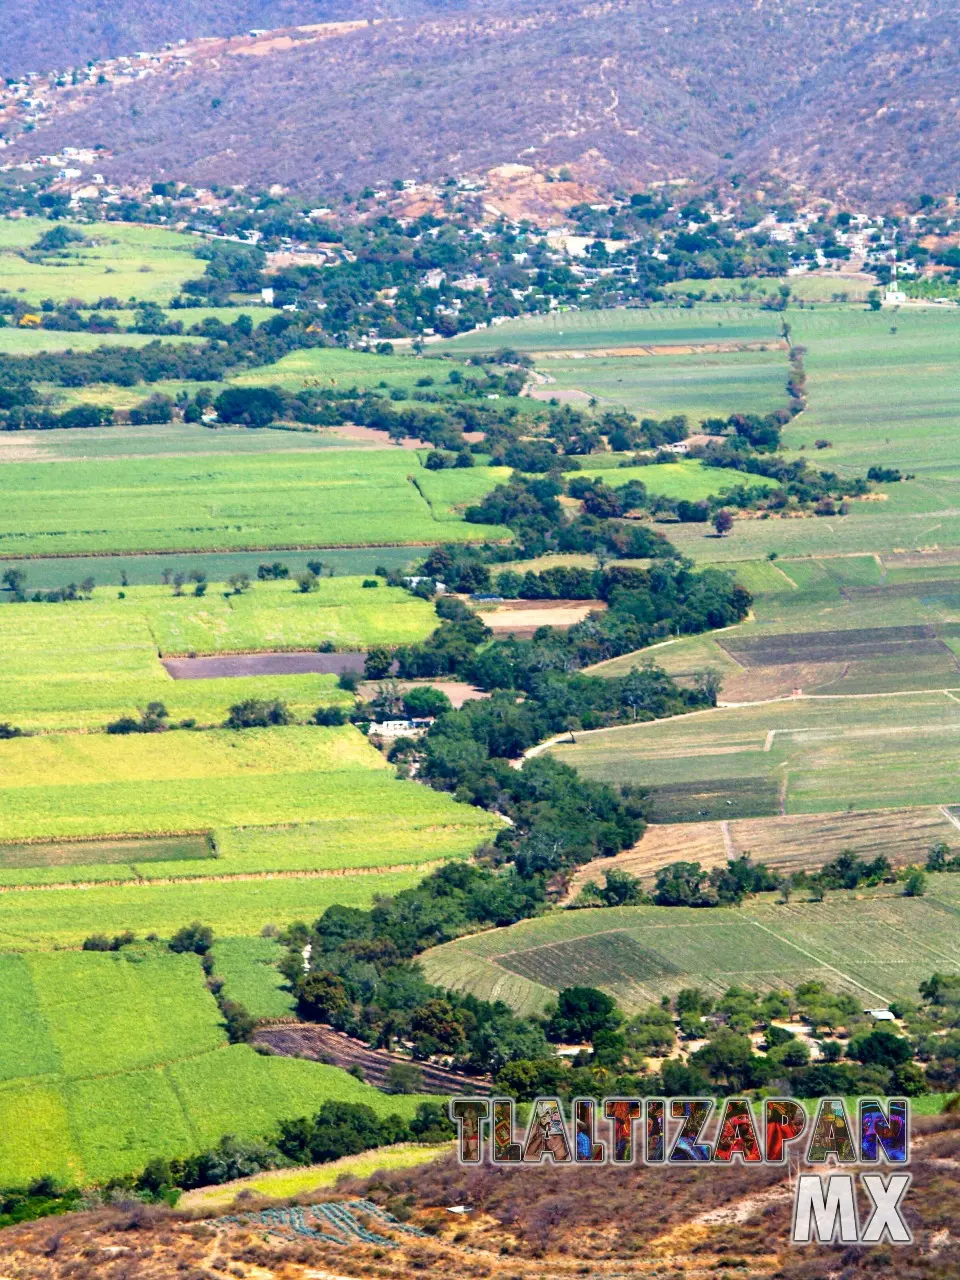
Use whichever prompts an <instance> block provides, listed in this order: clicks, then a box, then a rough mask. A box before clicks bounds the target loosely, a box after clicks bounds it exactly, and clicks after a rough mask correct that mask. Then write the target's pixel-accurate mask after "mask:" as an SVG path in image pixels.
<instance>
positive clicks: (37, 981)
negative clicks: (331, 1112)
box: [0, 944, 418, 1185]
mask: <svg viewBox="0 0 960 1280" xmlns="http://www.w3.org/2000/svg"><path fill="white" fill-rule="evenodd" d="M274 945H275V944H274ZM0 973H2V975H3V982H4V990H5V992H6V994H7V998H6V999H5V1000H4V1002H3V1007H2V1009H0V1028H2V1034H0V1046H2V1047H0V1168H2V1169H3V1171H4V1176H5V1177H6V1178H8V1179H10V1180H11V1182H13V1183H16V1184H21V1185H25V1184H26V1183H28V1182H29V1181H31V1180H32V1179H34V1178H38V1177H41V1176H56V1177H59V1178H61V1179H62V1180H63V1181H65V1182H71V1183H72V1182H80V1183H84V1182H87V1183H89V1182H93V1181H97V1180H105V1179H107V1178H111V1177H116V1176H117V1175H119V1174H124V1173H135V1172H137V1171H138V1170H140V1169H142V1168H143V1166H144V1165H145V1164H146V1163H147V1162H148V1161H149V1160H151V1159H153V1158H155V1157H156V1156H158V1155H160V1156H166V1157H168V1158H169V1157H173V1156H185V1155H189V1154H191V1153H192V1152H195V1151H199V1150H203V1149H204V1148H207V1147H210V1146H211V1145H214V1144H215V1143H216V1142H217V1141H218V1140H219V1138H220V1137H221V1136H222V1134H223V1133H225V1132H227V1131H229V1132H231V1133H234V1134H236V1135H237V1136H238V1137H248V1138H255V1137H259V1136H260V1135H261V1134H263V1133H264V1132H269V1131H270V1130H271V1128H273V1127H275V1126H276V1124H277V1123H278V1121H280V1120H281V1119H285V1118H288V1117H291V1116H297V1115H305V1114H311V1113H312V1112H315V1111H316V1110H317V1109H318V1108H319V1106H320V1105H321V1104H322V1103H323V1102H324V1101H325V1100H327V1099H328V1098H339V1099H341V1100H343V1101H352V1102H363V1103H366V1104H367V1105H368V1106H372V1107H373V1108H374V1110H375V1111H376V1112H377V1113H378V1114H379V1115H386V1114H388V1113H390V1112H396V1113H398V1114H401V1115H407V1116H409V1115H411V1114H412V1112H413V1110H414V1107H415V1104H416V1102H417V1101H418V1099H416V1098H388V1097H386V1096H385V1095H384V1094H382V1093H379V1092H378V1091H377V1090H376V1089H374V1088H372V1087H371V1086H369V1085H364V1084H362V1083H361V1082H360V1081H358V1080H355V1079H353V1078H352V1077H351V1076H349V1075H347V1073H346V1072H344V1071H340V1070H338V1069H337V1068H335V1067H325V1066H321V1065H320V1064H317V1063H307V1062H300V1061H297V1060H295V1059H287V1058H265V1057H261V1056H260V1055H259V1054H257V1053H255V1052H254V1050H253V1049H252V1048H250V1047H249V1046H248V1045H229V1044H227V1041H226V1036H225V1033H224V1030H223V1027H222V1025H221V1022H220V1016H219V1012H218V1009H217V1006H216V1003H215V1002H214V999H213V996H212V995H211V994H210V992H209V991H208V990H207V989H206V987H205V985H204V977H203V972H202V970H201V967H200V961H199V957H197V956H194V955H189V956H175V955H171V954H170V953H169V952H164V951H162V950H160V949H159V948H152V947H149V946H145V947H141V948H139V949H138V950H137V951H136V952H125V953H124V954H123V955H110V954H107V955H91V954H89V953H87V954H83V955H78V954H75V953H71V952H64V953H61V954H47V955H44V954H37V955H29V956H27V955H3V956H0Z"/></svg>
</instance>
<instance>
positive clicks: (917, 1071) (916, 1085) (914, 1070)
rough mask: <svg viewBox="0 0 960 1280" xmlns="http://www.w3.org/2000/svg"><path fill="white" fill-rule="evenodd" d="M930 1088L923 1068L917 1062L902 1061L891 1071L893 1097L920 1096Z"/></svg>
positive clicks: (891, 1093) (890, 1088) (890, 1090)
mask: <svg viewBox="0 0 960 1280" xmlns="http://www.w3.org/2000/svg"><path fill="white" fill-rule="evenodd" d="M928 1088H929V1086H928V1084H927V1077H926V1075H925V1074H924V1071H923V1068H922V1067H921V1066H920V1065H919V1064H918V1063H916V1062H902V1063H900V1064H899V1065H898V1066H896V1067H894V1069H893V1071H892V1072H891V1073H890V1084H889V1093H890V1096H891V1097H896V1096H899V1097H903V1098H920V1097H922V1096H923V1095H924V1094H925V1093H926V1092H927V1089H928Z"/></svg>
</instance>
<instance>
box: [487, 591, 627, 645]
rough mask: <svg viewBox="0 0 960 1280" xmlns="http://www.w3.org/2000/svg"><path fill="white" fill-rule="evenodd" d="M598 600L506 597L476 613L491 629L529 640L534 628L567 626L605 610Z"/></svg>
mask: <svg viewBox="0 0 960 1280" xmlns="http://www.w3.org/2000/svg"><path fill="white" fill-rule="evenodd" d="M606 607H607V606H606V605H605V604H604V603H603V601H602V600H551V601H549V602H545V601H543V600H507V601H504V603H503V604H498V605H496V606H495V607H494V608H492V609H490V610H489V611H484V610H480V616H481V617H482V618H483V621H484V622H485V623H486V625H487V626H488V627H489V628H490V630H491V631H493V632H499V633H501V634H504V635H515V636H516V637H517V638H518V639H521V640H523V639H529V638H530V636H532V635H533V633H534V631H536V630H537V628H538V627H561V628H563V629H566V628H567V627H572V626H575V625H576V623H578V622H582V621H583V620H584V618H586V617H587V615H588V614H591V613H599V612H601V611H602V610H604V609H606Z"/></svg>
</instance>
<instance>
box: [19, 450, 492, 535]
mask: <svg viewBox="0 0 960 1280" xmlns="http://www.w3.org/2000/svg"><path fill="white" fill-rule="evenodd" d="M3 474H4V482H5V486H6V492H7V495H8V500H7V501H6V502H5V503H4V505H3V509H2V511H0V555H2V556H4V557H6V558H8V559H9V558H11V557H16V556H18V555H21V556H22V555H62V554H64V553H65V552H74V551H75V552H95V551H100V552H132V551H148V550H149V551H168V550H169V551H175V550H197V551H202V550H205V551H227V550H242V549H254V550H260V549H270V548H283V547H291V546H292V547H301V548H304V547H324V546H351V545H357V546H375V545H377V544H378V543H384V544H388V545H398V544H403V543H424V542H435V541H439V540H441V539H442V540H443V541H461V542H464V541H479V540H483V539H487V538H507V537H509V533H508V531H507V530H506V529H500V528H496V527H492V526H487V525H469V524H466V523H465V522H464V521H463V520H462V519H461V518H460V515H459V514H458V509H459V508H460V507H462V506H466V505H469V504H470V503H471V502H473V501H475V500H476V499H477V497H478V496H479V495H480V494H482V493H483V492H485V491H486V490H487V489H490V488H492V487H493V486H494V485H495V484H496V483H498V482H499V481H500V480H502V479H503V478H504V477H505V476H506V475H507V474H508V473H507V472H506V471H505V470H504V469H503V468H498V467H486V468H480V467H478V468H473V469H471V470H463V471H448V472H442V473H434V472H427V471H425V470H423V469H422V468H420V466H419V463H418V461H417V459H416V457H415V456H414V455H411V454H410V453H409V452H405V451H402V450H399V449H398V450H396V451H391V450H382V451H381V450H377V449H365V450H347V451H336V452H326V453H317V454H316V455H314V456H311V457H310V458H303V457H299V456H297V455H292V454H291V455H279V454H271V455H262V456H259V457H241V456H237V457H230V456H226V457H221V458H216V459H213V458H203V459H201V458H197V459H195V460H189V459H179V458H155V459H142V458H134V459H127V460H124V461H107V460H103V461H97V462H64V463H60V464H58V465H56V466H50V465H45V464H43V463H29V462H17V463H10V464H8V466H7V467H6V468H5V469H4V473H3ZM423 476H426V477H429V478H428V480H427V481H426V482H425V484H424V488H425V491H426V492H428V493H429V494H430V495H431V496H430V498H429V501H428V500H427V499H425V498H424V497H423V496H422V494H421V491H420V489H419V488H418V486H417V484H415V483H414V480H417V481H420V482H421V483H423Z"/></svg>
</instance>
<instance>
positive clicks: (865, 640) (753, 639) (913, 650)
mask: <svg viewBox="0 0 960 1280" xmlns="http://www.w3.org/2000/svg"><path fill="white" fill-rule="evenodd" d="M954 586H955V587H956V584H954ZM718 643H719V644H720V645H721V646H722V648H724V649H725V650H726V651H727V653H728V654H729V655H730V656H731V657H732V658H734V659H735V660H736V661H737V662H739V663H740V665H741V666H744V667H754V666H760V667H763V666H778V665H780V664H781V663H790V662H852V661H863V660H870V659H874V658H884V657H891V656H892V657H896V658H898V659H902V660H903V661H904V662H908V661H910V660H912V659H913V658H915V657H925V656H930V655H933V654H938V655H939V654H944V653H945V654H948V655H949V656H950V657H951V658H952V657H953V655H952V653H951V651H950V650H949V649H948V648H947V646H946V645H945V644H944V643H943V641H942V640H941V639H939V638H938V636H937V635H936V633H935V631H934V629H933V627H931V626H919V627H864V628H862V629H860V630H850V631H800V632H792V633H791V632H787V633H785V634H781V635H775V636H768V635H758V636H749V637H748V636H737V637H733V636H732V637H724V638H723V639H722V640H720V641H718ZM954 667H955V669H956V670H960V667H958V666H957V664H956V661H955V660H954Z"/></svg>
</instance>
